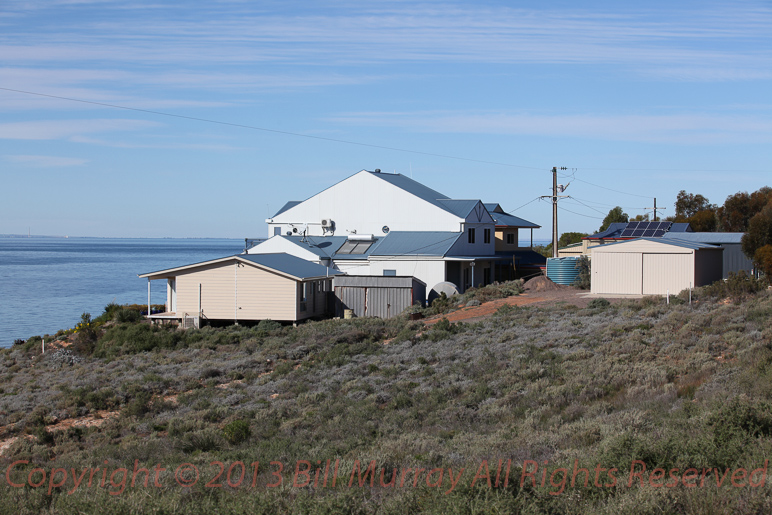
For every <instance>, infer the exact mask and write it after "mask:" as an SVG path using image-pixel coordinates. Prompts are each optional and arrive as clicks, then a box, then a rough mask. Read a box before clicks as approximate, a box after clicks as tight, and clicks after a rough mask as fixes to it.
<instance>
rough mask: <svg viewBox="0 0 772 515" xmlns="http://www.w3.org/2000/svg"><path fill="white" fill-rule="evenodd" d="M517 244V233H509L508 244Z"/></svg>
mask: <svg viewBox="0 0 772 515" xmlns="http://www.w3.org/2000/svg"><path fill="white" fill-rule="evenodd" d="M514 244H515V235H514V234H512V233H511V232H510V233H507V245H514Z"/></svg>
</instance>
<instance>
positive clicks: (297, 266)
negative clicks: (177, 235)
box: [139, 252, 342, 279]
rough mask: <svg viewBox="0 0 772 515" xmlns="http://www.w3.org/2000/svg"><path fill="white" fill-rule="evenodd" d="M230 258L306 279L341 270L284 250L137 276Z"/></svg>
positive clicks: (238, 255)
mask: <svg viewBox="0 0 772 515" xmlns="http://www.w3.org/2000/svg"><path fill="white" fill-rule="evenodd" d="M231 259H235V260H243V261H250V262H252V263H255V264H257V265H261V266H264V267H265V268H270V269H272V270H276V271H277V272H282V273H284V274H287V275H291V276H292V277H296V278H298V279H307V278H309V277H323V276H327V275H330V276H332V275H336V274H340V273H342V272H339V271H338V270H335V269H333V268H327V267H326V266H322V265H317V264H316V263H312V262H310V261H306V260H305V259H300V258H299V257H295V256H292V255H290V254H286V253H284V252H281V253H276V254H235V255H233V256H225V257H221V258H217V259H209V260H207V261H200V262H198V263H191V264H189V265H181V266H176V267H173V268H166V269H164V270H158V271H155V272H148V273H144V274H139V277H147V276H150V275H172V274H171V272H175V271H179V270H184V269H187V268H194V267H197V266H202V265H207V264H210V263H217V262H224V261H229V260H231Z"/></svg>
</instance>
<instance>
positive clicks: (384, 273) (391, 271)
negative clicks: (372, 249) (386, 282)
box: [383, 270, 397, 276]
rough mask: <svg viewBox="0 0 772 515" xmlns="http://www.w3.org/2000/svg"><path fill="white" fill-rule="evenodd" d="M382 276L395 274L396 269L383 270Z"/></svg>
mask: <svg viewBox="0 0 772 515" xmlns="http://www.w3.org/2000/svg"><path fill="white" fill-rule="evenodd" d="M383 275H384V276H396V275H397V271H396V270H384V271H383Z"/></svg>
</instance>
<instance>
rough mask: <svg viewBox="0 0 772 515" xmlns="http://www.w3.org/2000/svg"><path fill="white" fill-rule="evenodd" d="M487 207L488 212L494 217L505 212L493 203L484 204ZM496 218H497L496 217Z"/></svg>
mask: <svg viewBox="0 0 772 515" xmlns="http://www.w3.org/2000/svg"><path fill="white" fill-rule="evenodd" d="M483 205H484V206H485V209H487V210H488V212H489V213H490V214H491V216H493V213H503V212H504V210H503V209H502V208H501V206H500V205H499V204H496V203H495V202H493V203H483ZM494 218H495V217H494Z"/></svg>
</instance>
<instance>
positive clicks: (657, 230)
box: [620, 222, 673, 238]
mask: <svg viewBox="0 0 772 515" xmlns="http://www.w3.org/2000/svg"><path fill="white" fill-rule="evenodd" d="M671 225H673V223H672V222H630V223H628V224H627V227H625V229H624V230H623V231H622V234H620V238H659V237H661V236H662V235H663V234H665V233H666V232H667V231H668V230H669V229H670V226H671Z"/></svg>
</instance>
